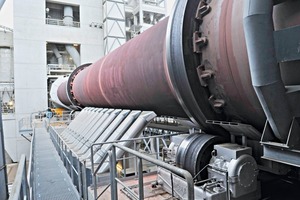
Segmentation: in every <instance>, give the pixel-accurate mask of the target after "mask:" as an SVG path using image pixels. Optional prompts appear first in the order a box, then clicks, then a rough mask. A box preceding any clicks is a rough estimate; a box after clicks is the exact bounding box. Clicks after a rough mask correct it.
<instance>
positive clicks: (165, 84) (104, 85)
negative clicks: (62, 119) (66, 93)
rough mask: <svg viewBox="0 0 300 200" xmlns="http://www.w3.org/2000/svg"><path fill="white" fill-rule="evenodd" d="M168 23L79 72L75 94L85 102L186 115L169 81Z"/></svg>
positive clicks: (75, 82)
mask: <svg viewBox="0 0 300 200" xmlns="http://www.w3.org/2000/svg"><path fill="white" fill-rule="evenodd" d="M167 25H168V19H165V20H163V21H162V22H160V23H158V24H157V25H156V26H154V27H152V28H151V29H149V30H148V31H146V32H144V33H143V34H142V35H141V36H138V37H136V38H134V39H132V40H130V41H129V42H127V43H126V44H124V45H123V46H121V47H120V48H118V49H116V50H115V51H113V52H112V53H110V54H109V55H107V56H105V57H103V58H102V59H101V60H99V61H97V62H95V63H94V64H92V65H91V66H89V67H88V68H86V69H85V70H83V71H82V72H81V73H79V74H78V75H77V76H76V77H75V79H74V81H73V91H72V92H73V95H74V98H75V99H76V100H77V101H78V102H80V104H81V105H82V106H99V107H114V108H128V109H143V110H154V111H155V112H156V113H158V114H166V113H167V114H169V115H174V116H185V113H184V112H183V110H182V108H181V107H180V105H179V104H178V102H177V100H176V97H175V96H174V94H173V92H172V85H171V83H170V81H169V74H168V69H167V63H166V57H165V55H166V53H165V48H166V47H165V39H166V30H167Z"/></svg>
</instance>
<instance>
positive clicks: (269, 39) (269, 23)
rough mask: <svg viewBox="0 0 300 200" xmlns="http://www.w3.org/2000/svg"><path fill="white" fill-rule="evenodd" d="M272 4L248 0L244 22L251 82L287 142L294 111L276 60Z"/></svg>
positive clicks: (279, 135)
mask: <svg viewBox="0 0 300 200" xmlns="http://www.w3.org/2000/svg"><path fill="white" fill-rule="evenodd" d="M273 4H274V2H273V0H263V1H262V0H247V1H246V3H245V7H244V18H243V23H244V29H245V38H246V46H247V50H248V57H249V64H250V73H251V80H252V85H253V87H254V89H255V92H256V94H257V97H258V99H259V101H260V103H261V105H262V107H263V110H264V113H265V114H266V116H267V120H268V122H269V124H270V126H271V128H272V130H273V132H274V134H275V136H276V137H277V138H278V139H279V140H281V141H282V142H285V141H286V139H287V137H288V133H289V129H290V125H291V123H292V120H293V113H292V111H291V108H290V106H289V104H288V101H287V96H286V92H285V87H284V84H283V82H282V79H281V74H280V68H279V66H278V63H277V60H276V54H275V45H274V36H273V32H274V24H273V18H272V15H273Z"/></svg>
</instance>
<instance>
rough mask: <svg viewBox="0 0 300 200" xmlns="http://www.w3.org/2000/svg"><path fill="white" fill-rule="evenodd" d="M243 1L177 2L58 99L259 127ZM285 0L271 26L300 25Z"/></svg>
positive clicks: (286, 75) (198, 121) (203, 125)
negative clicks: (153, 23)
mask: <svg viewBox="0 0 300 200" xmlns="http://www.w3.org/2000/svg"><path fill="white" fill-rule="evenodd" d="M244 4H245V1H240V0H232V1H228V0H220V1H192V0H186V1H177V3H176V6H175V7H174V10H173V13H172V14H171V16H170V18H169V19H168V18H167V19H164V20H163V21H161V22H159V23H158V24H157V25H155V26H153V27H152V28H150V29H148V30H147V31H145V32H144V33H142V34H141V35H139V36H137V37H135V38H134V39H132V40H130V41H129V42H127V43H126V44H124V45H123V46H121V47H119V48H118V49H116V50H115V51H113V52H112V53H110V54H109V55H107V56H105V57H103V58H101V59H100V60H99V61H97V62H95V63H94V64H92V65H90V66H89V67H87V68H84V69H83V70H81V71H80V72H78V73H76V75H74V76H71V78H72V81H68V83H64V84H67V86H61V87H60V88H59V92H58V93H59V96H60V99H61V101H62V102H63V103H69V104H70V101H68V98H66V97H68V95H69V99H71V101H72V103H73V104H74V102H75V103H77V104H78V106H81V107H84V106H96V107H114V108H127V109H142V110H153V111H155V112H156V113H157V114H159V115H169V116H179V117H189V118H190V119H191V120H192V121H193V122H194V123H195V124H196V125H198V126H199V127H200V128H201V129H202V130H204V131H206V132H209V133H217V134H223V133H225V134H226V131H225V130H223V129H218V128H216V126H212V125H209V124H208V123H206V122H207V120H220V121H229V122H241V123H245V124H250V125H252V126H254V127H255V128H256V129H258V130H259V131H262V129H263V126H264V124H265V120H266V117H265V114H264V111H263V109H262V107H261V104H260V102H259V101H258V98H257V96H256V94H255V92H254V89H253V86H252V83H251V75H250V70H249V61H248V53H247V49H246V42H245V35H244V28H243V9H242V8H243V7H244ZM284 4H298V3H296V2H287V3H284ZM284 4H283V5H279V6H276V8H275V14H274V21H275V27H282V26H283V25H282V24H283V23H285V24H289V23H288V22H289V21H293V22H291V24H293V25H295V24H299V21H298V18H297V19H295V17H294V18H293V16H294V15H293V16H292V14H291V15H290V16H289V12H287V11H286V10H285V9H286V8H287V7H288V8H289V9H296V8H295V6H290V7H289V6H284ZM284 10H285V11H284ZM283 11H284V12H283ZM290 13H299V12H298V10H297V11H293V12H290ZM280 15H284V16H285V18H284V19H285V20H284V21H282V20H281V18H280ZM295 20H296V21H295ZM277 22H278V24H277ZM291 63H293V62H291ZM291 65H292V64H291ZM290 69H291V68H289V69H284V70H282V71H283V79H284V82H285V83H288V82H289V81H288V80H289V76H292V77H293V84H297V83H298V82H297V81H298V80H300V79H299V76H297V75H296V74H295V73H293V71H288V72H287V71H286V70H290ZM297 70H298V68H297ZM295 76H296V77H295ZM295 82H297V83H295ZM299 82H300V81H299ZM65 88H67V91H68V93H69V94H67V96H66V95H65V94H63V91H65ZM70 95H71V97H70Z"/></svg>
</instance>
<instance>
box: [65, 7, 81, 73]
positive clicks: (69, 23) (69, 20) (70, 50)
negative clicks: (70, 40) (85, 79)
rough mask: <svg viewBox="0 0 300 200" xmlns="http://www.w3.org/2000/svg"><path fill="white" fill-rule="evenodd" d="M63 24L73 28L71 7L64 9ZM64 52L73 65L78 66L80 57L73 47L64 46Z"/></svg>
mask: <svg viewBox="0 0 300 200" xmlns="http://www.w3.org/2000/svg"><path fill="white" fill-rule="evenodd" d="M63 21H64V24H65V25H66V26H73V8H72V7H71V6H65V7H64V20H63ZM66 50H67V52H68V53H69V54H70V56H71V57H72V59H73V62H74V64H75V65H76V66H77V67H78V66H80V55H79V53H78V51H77V49H76V48H75V47H74V46H73V45H69V44H67V45H66Z"/></svg>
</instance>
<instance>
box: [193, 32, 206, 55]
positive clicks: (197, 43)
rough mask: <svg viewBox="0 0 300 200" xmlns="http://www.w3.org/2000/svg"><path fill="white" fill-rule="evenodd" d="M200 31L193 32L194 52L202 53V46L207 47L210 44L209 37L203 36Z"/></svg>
mask: <svg viewBox="0 0 300 200" xmlns="http://www.w3.org/2000/svg"><path fill="white" fill-rule="evenodd" d="M200 35H201V34H200V32H199V31H195V32H194V33H193V51H194V53H200V52H201V48H203V47H205V46H206V45H207V44H208V39H207V37H201V36H200Z"/></svg>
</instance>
